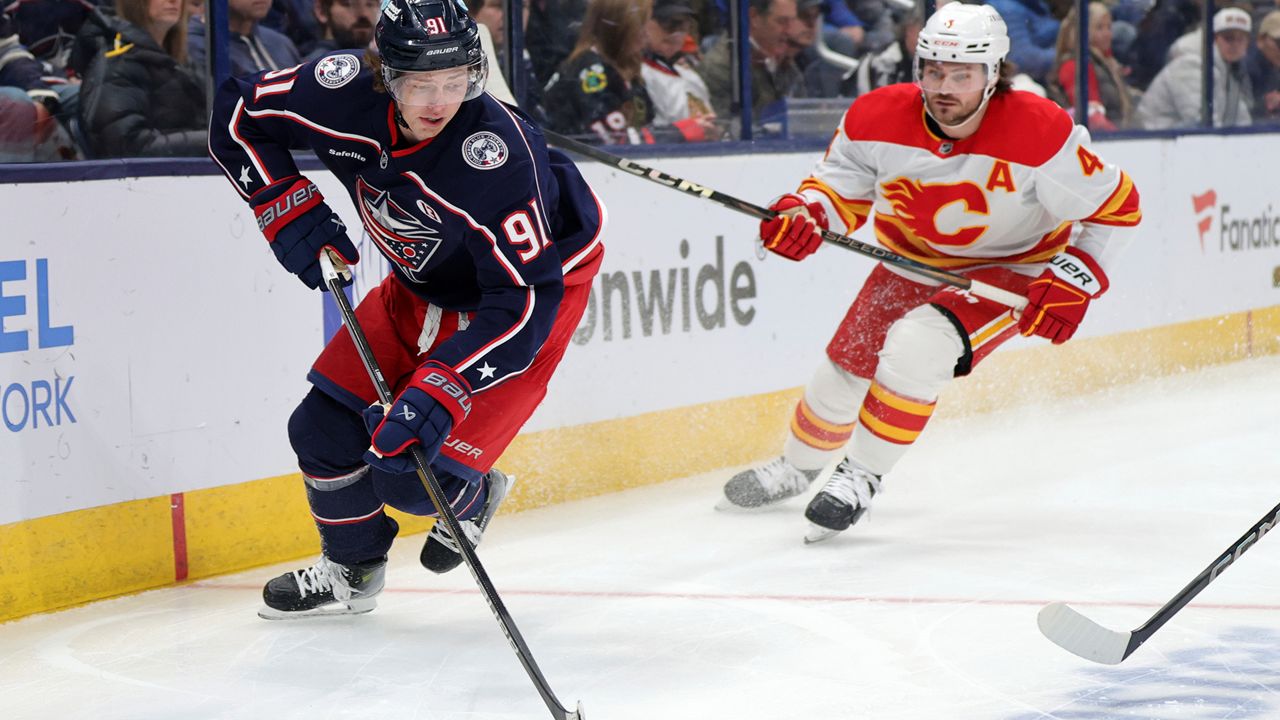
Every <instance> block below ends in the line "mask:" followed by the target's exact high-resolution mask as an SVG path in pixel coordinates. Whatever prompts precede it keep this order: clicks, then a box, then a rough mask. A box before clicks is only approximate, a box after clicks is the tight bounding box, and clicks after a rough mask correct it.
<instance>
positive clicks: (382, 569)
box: [258, 556, 387, 620]
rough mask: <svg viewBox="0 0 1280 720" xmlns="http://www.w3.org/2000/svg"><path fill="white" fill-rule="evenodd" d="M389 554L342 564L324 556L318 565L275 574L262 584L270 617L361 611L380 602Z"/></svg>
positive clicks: (266, 614)
mask: <svg viewBox="0 0 1280 720" xmlns="http://www.w3.org/2000/svg"><path fill="white" fill-rule="evenodd" d="M386 572H387V558H386V557H381V558H378V559H376V560H370V561H368V562H362V563H356V564H354V565H339V564H338V563H336V562H334V561H332V560H330V559H329V558H327V557H324V556H321V557H320V559H319V560H318V561H316V564H315V565H312V566H311V567H309V568H304V569H302V570H295V571H293V572H289V573H285V574H284V575H281V576H279V577H277V578H273V579H272V580H271V581H270V582H268V583H267V585H266V587H264V588H262V599H263V601H264V602H266V606H265V607H263V608H262V609H261V610H259V611H258V616H259V617H261V618H264V619H267V620H284V619H286V618H297V617H313V616H316V615H358V614H360V613H367V612H369V611H370V610H372V609H373V608H374V607H376V606H377V604H378V601H377V600H375V599H374V598H375V597H377V595H378V593H380V592H382V587H383V585H384V584H385V583H386Z"/></svg>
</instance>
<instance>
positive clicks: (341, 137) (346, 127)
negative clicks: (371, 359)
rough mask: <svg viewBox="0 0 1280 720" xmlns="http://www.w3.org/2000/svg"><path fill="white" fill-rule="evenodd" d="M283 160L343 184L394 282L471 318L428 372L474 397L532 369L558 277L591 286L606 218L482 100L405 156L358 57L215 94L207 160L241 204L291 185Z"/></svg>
mask: <svg viewBox="0 0 1280 720" xmlns="http://www.w3.org/2000/svg"><path fill="white" fill-rule="evenodd" d="M292 149H309V150H311V151H313V152H314V153H315V154H316V156H317V157H318V158H320V160H321V161H322V162H323V163H324V165H325V166H326V167H327V168H328V169H329V170H330V171H332V172H333V174H334V175H336V176H337V177H338V179H339V180H341V181H342V183H343V185H344V186H345V187H346V188H347V192H348V193H350V195H351V199H352V201H353V202H354V203H355V206H356V208H358V210H359V213H360V224H361V225H363V226H364V229H365V231H366V232H367V233H368V234H369V236H370V237H371V238H372V239H373V240H374V241H375V242H376V243H377V246H378V248H379V249H380V250H381V251H382V254H383V255H384V256H386V257H387V258H388V259H389V260H390V261H391V264H392V267H393V272H394V273H395V276H396V278H397V279H399V280H400V281H401V282H402V283H404V284H405V286H407V287H408V288H409V289H410V290H411V291H412V292H413V293H414V294H415V295H417V296H419V297H421V298H423V299H424V300H427V301H428V302H430V303H432V304H433V305H436V306H438V307H441V308H443V309H446V310H454V311H459V312H468V313H474V315H473V316H472V318H471V321H470V325H469V326H468V327H467V329H466V330H465V331H463V332H460V333H457V334H456V335H454V336H453V337H452V338H450V340H449V341H448V342H446V343H444V344H442V345H441V346H440V347H439V348H437V349H436V350H435V351H434V352H432V354H431V358H430V359H434V360H438V361H440V362H443V363H445V364H447V365H449V366H450V367H453V368H454V369H455V370H457V371H458V373H459V374H461V375H463V377H465V378H466V379H467V380H468V381H469V382H470V383H471V386H472V389H473V390H474V391H477V392H478V391H481V390H484V389H486V388H488V387H492V386H493V385H495V384H497V383H499V382H501V381H502V380H504V379H507V378H509V377H512V376H514V375H518V374H520V373H521V372H523V371H524V370H525V369H526V368H528V366H529V364H530V362H532V360H533V357H534V355H535V354H536V353H537V351H538V349H539V348H540V347H541V346H542V343H543V342H544V341H545V339H546V337H547V333H548V332H549V331H550V328H551V324H552V322H553V321H554V319H555V316H556V311H557V308H558V305H559V302H560V298H561V297H562V295H563V293H564V285H565V282H566V276H568V277H569V282H570V283H571V284H572V283H574V282H577V281H579V280H578V277H582V278H584V279H583V280H581V281H589V280H590V276H591V274H593V272H594V269H595V267H596V266H598V264H599V262H600V258H601V256H602V254H603V246H602V245H601V243H600V231H601V229H602V227H603V224H604V207H603V205H602V204H601V203H600V201H599V199H598V198H596V196H595V195H594V193H592V191H591V189H590V188H589V187H588V186H587V184H586V182H585V181H584V180H583V179H582V176H581V175H580V174H579V173H578V170H577V168H576V167H574V165H573V163H572V162H570V161H569V159H568V158H567V157H566V156H565V155H564V154H563V153H560V152H559V151H556V150H548V149H547V147H546V142H545V141H544V139H543V137H542V133H541V132H540V131H539V130H538V129H537V128H536V127H534V126H533V125H532V124H531V123H530V122H529V121H528V120H527V119H526V118H525V117H524V116H523V115H521V114H520V112H519V111H518V110H515V109H513V108H511V107H509V106H506V105H504V104H502V103H501V102H499V101H497V100H495V99H494V98H493V97H491V96H490V95H488V94H484V95H481V96H480V97H479V98H477V99H475V100H470V101H468V102H465V103H463V104H462V106H461V108H460V109H459V110H458V113H457V115H456V116H454V118H453V119H452V120H451V121H450V122H449V124H448V125H447V126H445V128H444V129H443V130H442V131H441V132H440V134H439V135H438V136H436V137H435V138H432V139H429V140H427V141H424V142H421V143H418V144H416V145H414V144H410V143H409V141H407V140H406V139H405V138H404V136H403V134H402V132H401V129H400V128H399V127H397V125H396V121H395V107H394V105H393V103H392V101H391V98H390V96H389V95H387V94H386V93H383V92H378V91H375V90H374V88H373V73H372V72H370V71H369V70H368V69H362V68H361V65H360V61H359V59H358V58H357V57H356V56H355V55H351V54H332V55H327V56H325V57H322V58H318V59H316V60H313V61H311V62H309V63H306V64H304V65H300V66H298V67H294V68H287V69H284V70H277V71H273V72H267V73H262V74H259V75H256V76H247V77H242V78H232V79H230V80H228V81H227V82H226V83H224V84H223V85H222V87H221V88H219V90H218V94H217V96H216V98H215V99H214V111H213V119H212V122H211V123H210V130H209V150H210V153H211V154H212V155H213V157H214V159H215V160H216V161H217V162H218V164H219V165H221V166H222V169H223V171H224V172H226V174H227V177H228V178H229V179H230V180H231V182H232V184H234V185H235V187H236V190H237V192H239V193H240V194H241V195H242V196H243V197H244V198H245V199H246V200H247V199H249V198H250V197H251V196H252V195H253V194H254V193H255V192H257V191H259V190H261V189H262V188H264V187H266V186H267V185H270V184H271V183H273V182H277V181H279V180H281V179H283V178H287V177H289V176H294V175H299V174H300V173H299V171H298V168H297V166H296V164H295V163H294V160H293V157H292V156H291V155H290V152H289V151H290V150H292ZM347 220H348V222H350V221H351V220H352V219H351V218H348V219H347ZM588 269H590V271H591V272H586V271H587V270H588ZM574 270H580V271H582V272H579V273H574V272H573V271H574ZM575 276H577V277H575ZM426 359H427V358H425V357H424V358H423V360H426ZM482 361H483V362H482ZM481 367H484V368H485V369H486V370H485V372H483V373H482V372H481V371H480V368H481ZM493 367H497V368H499V372H497V373H494V372H493V371H492V368H493Z"/></svg>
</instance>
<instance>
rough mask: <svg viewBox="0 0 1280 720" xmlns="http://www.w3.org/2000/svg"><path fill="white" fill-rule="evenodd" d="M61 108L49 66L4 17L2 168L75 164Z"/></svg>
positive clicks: (0, 18)
mask: <svg viewBox="0 0 1280 720" xmlns="http://www.w3.org/2000/svg"><path fill="white" fill-rule="evenodd" d="M60 104H61V101H60V99H59V97H58V93H57V92H56V91H55V90H54V89H53V87H52V86H51V85H50V84H49V82H48V80H47V79H46V78H45V75H44V66H43V65H42V64H41V63H40V62H39V61H38V60H36V59H35V56H33V55H32V54H31V53H30V52H29V51H28V50H27V48H26V46H24V45H23V44H22V43H21V42H19V41H18V34H17V26H16V23H14V22H13V18H12V16H10V15H9V14H8V13H6V12H3V11H0V162H41V161H46V160H69V159H72V158H74V157H75V156H76V152H75V147H74V144H73V143H72V142H71V139H70V137H69V136H68V135H67V133H66V131H65V129H64V128H62V126H61V125H60V124H59V123H58V121H57V119H55V116H56V115H57V113H58V111H59V108H60Z"/></svg>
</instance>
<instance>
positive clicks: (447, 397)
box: [364, 360, 471, 474]
mask: <svg viewBox="0 0 1280 720" xmlns="http://www.w3.org/2000/svg"><path fill="white" fill-rule="evenodd" d="M469 412H471V389H470V387H469V386H468V385H467V381H466V380H464V379H463V378H462V376H461V375H458V374H457V373H456V372H454V371H453V368H450V367H449V366H447V365H445V364H444V363H441V362H437V361H435V360H428V361H427V362H426V363H423V365H422V366H421V367H419V368H418V369H417V370H415V371H414V373H413V378H412V379H411V380H409V385H408V387H406V388H405V389H404V390H403V391H402V392H401V393H400V396H399V397H397V398H396V401H395V402H394V403H392V405H391V412H390V413H386V414H385V415H384V413H383V409H382V406H381V405H376V404H375V405H370V406H369V407H368V408H366V409H365V411H364V422H365V426H366V427H368V428H370V430H369V433H370V435H371V436H372V438H371V442H370V445H369V450H368V451H367V452H365V454H364V461H365V462H367V463H369V465H371V466H373V467H375V468H377V469H379V470H382V471H384V472H389V473H396V474H399V473H411V472H413V471H414V468H415V467H416V466H415V465H414V462H413V456H412V455H411V454H409V453H406V452H405V450H407V449H408V448H409V446H410V445H413V444H414V443H421V444H422V452H423V453H424V454H425V455H426V458H427V462H431V461H432V460H433V459H435V456H436V455H437V454H438V453H439V452H440V446H441V445H443V444H444V441H445V438H447V437H449V432H450V431H451V430H453V428H454V427H455V426H457V424H458V423H460V422H462V421H463V420H464V419H466V417H467V413H469Z"/></svg>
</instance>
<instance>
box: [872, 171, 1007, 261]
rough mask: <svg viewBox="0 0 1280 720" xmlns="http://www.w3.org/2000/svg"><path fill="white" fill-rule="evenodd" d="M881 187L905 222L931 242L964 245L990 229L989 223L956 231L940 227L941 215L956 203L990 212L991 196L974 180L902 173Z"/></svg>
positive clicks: (972, 210)
mask: <svg viewBox="0 0 1280 720" xmlns="http://www.w3.org/2000/svg"><path fill="white" fill-rule="evenodd" d="M880 190H881V192H883V193H884V198H885V199H886V200H888V201H889V203H890V204H891V205H893V212H894V215H896V216H897V218H898V219H899V220H900V221H901V222H902V224H903V225H905V226H906V227H907V229H909V230H911V232H913V233H915V234H916V236H918V237H919V238H920V239H921V240H924V241H925V242H928V243H929V244H931V245H945V246H950V247H964V246H966V245H972V244H973V243H974V242H976V241H977V240H978V238H980V237H982V234H983V233H985V232H986V231H987V226H986V225H969V226H964V227H960V228H958V229H957V230H956V231H955V232H953V233H944V232H942V230H940V229H938V215H939V214H940V213H941V212H942V211H943V209H945V208H946V207H947V206H948V205H952V204H954V203H962V204H963V205H964V212H966V213H974V214H978V215H986V214H988V212H989V209H988V207H987V196H986V195H984V194H983V192H982V188H980V187H978V186H977V185H974V184H973V183H969V182H961V183H922V182H916V181H913V180H910V179H908V178H905V177H900V178H898V179H897V180H891V181H889V182H887V183H884V184H882V185H881V186H880Z"/></svg>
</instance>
